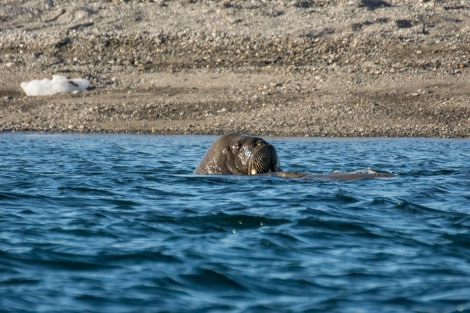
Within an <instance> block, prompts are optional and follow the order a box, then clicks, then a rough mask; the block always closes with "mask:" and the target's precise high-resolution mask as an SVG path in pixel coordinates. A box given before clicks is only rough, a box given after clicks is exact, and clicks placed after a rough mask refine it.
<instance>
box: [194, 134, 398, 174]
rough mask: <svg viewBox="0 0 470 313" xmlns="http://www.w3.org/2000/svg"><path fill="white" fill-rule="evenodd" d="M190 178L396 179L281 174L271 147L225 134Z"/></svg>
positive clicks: (258, 140)
mask: <svg viewBox="0 0 470 313" xmlns="http://www.w3.org/2000/svg"><path fill="white" fill-rule="evenodd" d="M194 174H232V175H270V176H278V177H289V178H301V177H311V178H325V179H341V180H352V179H360V178H375V177H393V176H396V175H395V174H391V173H378V172H375V171H358V172H352V173H337V172H334V173H329V174H309V173H302V172H289V171H287V172H284V171H283V170H282V169H281V165H280V162H279V160H278V158H277V152H276V149H275V148H274V146H273V145H271V144H270V143H268V142H266V141H265V140H264V139H263V138H260V137H253V136H245V135H240V134H228V135H225V136H222V137H220V138H219V139H217V140H216V141H215V142H214V143H213V144H212V145H211V146H210V147H209V149H208V150H207V152H206V154H205V155H204V157H203V158H202V160H201V162H200V163H199V165H198V166H197V167H196V169H195V171H194Z"/></svg>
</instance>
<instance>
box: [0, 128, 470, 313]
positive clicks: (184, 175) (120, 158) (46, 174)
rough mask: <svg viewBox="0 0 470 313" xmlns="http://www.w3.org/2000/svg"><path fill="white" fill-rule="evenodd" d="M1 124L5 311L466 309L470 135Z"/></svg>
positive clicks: (0, 271)
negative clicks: (262, 156)
mask: <svg viewBox="0 0 470 313" xmlns="http://www.w3.org/2000/svg"><path fill="white" fill-rule="evenodd" d="M216 138H217V137H214V136H152V135H77V134H65V135H63V134H40V133H3V134H0V312H113V313H119V312H175V313H176V312H353V313H354V312H364V313H366V312H367V313H369V312H381V313H387V312H470V168H469V164H470V162H469V161H470V160H469V157H470V140H468V139H460V140H459V139H428V138H418V139H399V138H395V139H393V138H392V139H387V138H376V139H375V138H374V139H321V138H265V139H266V140H267V141H268V142H270V143H273V144H274V145H275V147H276V148H277V151H278V156H279V158H280V160H281V165H282V167H283V168H284V169H285V170H292V171H304V172H310V173H316V174H325V173H329V172H333V171H341V172H355V171H384V172H392V173H396V174H398V176H397V177H394V178H379V179H360V180H354V181H341V180H329V179H319V178H280V177H260V176H257V177H256V176H255V177H253V176H251V177H248V176H243V177H242V176H229V175H216V176H208V175H207V176H204V175H193V174H192V172H193V170H194V168H195V167H196V165H197V164H198V162H199V160H200V159H201V158H202V156H203V155H204V153H205V151H206V149H207V148H208V147H209V146H210V144H211V143H212V142H213V141H215V140H216Z"/></svg>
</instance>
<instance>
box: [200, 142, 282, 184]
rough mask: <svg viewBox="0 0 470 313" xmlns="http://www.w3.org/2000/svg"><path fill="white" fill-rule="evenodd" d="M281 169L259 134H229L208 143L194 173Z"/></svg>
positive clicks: (253, 173) (273, 153) (250, 171)
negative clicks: (207, 147) (210, 143)
mask: <svg viewBox="0 0 470 313" xmlns="http://www.w3.org/2000/svg"><path fill="white" fill-rule="evenodd" d="M281 171H282V170H281V168H280V166H279V162H278V160H277V153H276V149H275V148H274V146H272V145H271V144H269V143H267V142H266V141H265V140H264V139H262V138H259V137H251V136H242V135H238V134H229V135H225V136H223V137H221V138H219V139H217V140H216V141H215V142H214V143H213V144H212V146H211V147H210V148H209V150H207V152H206V154H205V155H204V157H203V158H202V160H201V162H200V163H199V165H198V166H197V168H196V170H195V171H194V173H195V174H235V175H257V174H265V173H272V172H281Z"/></svg>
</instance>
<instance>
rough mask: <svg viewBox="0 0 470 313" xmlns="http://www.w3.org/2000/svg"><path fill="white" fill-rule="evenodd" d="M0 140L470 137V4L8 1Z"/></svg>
mask: <svg viewBox="0 0 470 313" xmlns="http://www.w3.org/2000/svg"><path fill="white" fill-rule="evenodd" d="M52 75H63V76H66V77H69V78H84V79H87V80H89V81H90V86H89V87H88V88H87V89H86V90H85V91H83V92H80V93H73V92H72V93H65V94H56V95H52V96H37V97H33V96H26V94H25V93H24V91H23V90H22V88H21V87H20V84H21V82H24V81H30V80H33V79H44V78H49V79H50V78H52ZM0 131H45V132H83V133H89V132H119V133H155V134H224V133H229V132H240V133H246V134H256V135H271V136H335V137H336V136H337V137H345V136H347V137H364V136H383V137H392V136H393V137H397V136H398V137H415V136H426V137H453V138H461V137H469V136H470V1H468V0H463V1H462V0H458V1H457V0H447V1H439V0H434V1H433V0H428V1H425V0H408V1H406V0H384V1H382V0H311V1H187V0H186V1H165V0H159V1H117V0H115V1H84V0H79V1H77V0H73V1H72V0H48V1H45V0H41V1H28V0H21V1H18V0H3V1H2V4H1V5H0Z"/></svg>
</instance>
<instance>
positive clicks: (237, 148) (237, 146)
mask: <svg viewBox="0 0 470 313" xmlns="http://www.w3.org/2000/svg"><path fill="white" fill-rule="evenodd" d="M241 147H242V144H241V143H239V142H237V143H236V144H234V145H233V146H232V149H233V150H240V149H241Z"/></svg>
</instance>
